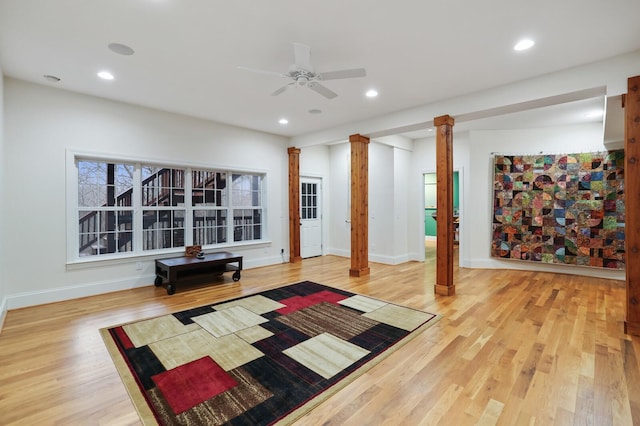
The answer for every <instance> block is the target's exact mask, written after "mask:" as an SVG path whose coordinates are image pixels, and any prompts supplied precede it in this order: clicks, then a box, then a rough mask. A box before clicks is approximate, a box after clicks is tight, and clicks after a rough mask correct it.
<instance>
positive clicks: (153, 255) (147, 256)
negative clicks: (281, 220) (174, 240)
mask: <svg viewBox="0 0 640 426" xmlns="http://www.w3.org/2000/svg"><path fill="white" fill-rule="evenodd" d="M272 243H273V242H272V241H271V240H252V241H240V242H237V243H235V244H220V245H219V246H216V247H213V248H205V249H203V251H204V252H205V253H213V252H216V251H222V250H225V249H232V248H233V249H245V248H260V247H269V246H271V244H272ZM182 253H184V247H176V248H170V249H164V250H153V251H151V250H149V251H146V252H144V253H141V254H139V255H135V256H118V255H113V257H112V256H107V255H105V256H103V257H101V258H100V259H94V258H92V257H88V256H87V257H86V258H84V257H83V258H80V259H78V260H74V261H69V262H67V264H66V266H67V270H73V269H84V268H93V267H96V266H110V265H125V264H127V263H132V264H133V263H136V262H140V261H144V260H154V259H163V258H167V257H175V256H177V255H180V254H182ZM85 259H86V260H85Z"/></svg>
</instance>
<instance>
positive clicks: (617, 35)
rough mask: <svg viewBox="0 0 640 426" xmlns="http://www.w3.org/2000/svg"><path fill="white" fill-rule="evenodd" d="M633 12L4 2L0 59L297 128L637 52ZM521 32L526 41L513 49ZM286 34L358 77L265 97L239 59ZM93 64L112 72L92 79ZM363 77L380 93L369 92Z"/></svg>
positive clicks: (526, 5)
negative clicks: (331, 95)
mask: <svg viewBox="0 0 640 426" xmlns="http://www.w3.org/2000/svg"><path fill="white" fill-rule="evenodd" d="M639 16H640V1H639V0H608V1H603V0H538V1H529V2H525V1H520V0H486V1H477V0H449V1H446V2H444V1H428V0H397V1H394V2H390V1H384V0H382V1H378V2H372V1H371V0H347V1H345V0H324V1H322V2H318V1H308V0H297V1H292V0H269V1H266V0H233V1H228V0H225V1H222V0H109V1H104V0H0V65H1V67H2V69H3V72H4V74H5V75H6V76H9V77H14V78H18V79H22V80H26V81H31V82H35V83H39V84H44V85H49V86H54V87H58V88H61V89H66V90H71V91H76V92H81V93H87V94H91V95H95V96H100V97H104V98H108V99H114V100H119V101H124V102H128V103H132V104H138V105H143V106H147V107H152V108H157V109H161V110H166V111H171V112H176V113H181V114H186V115H190V116H194V117H201V118H205V119H210V120H214V121H219V122H224V123H229V124H233V125H237V126H242V127H247V128H251V129H256V130H261V131H265V132H270V133H275V134H280V135H285V136H299V135H303V134H306V133H310V132H316V131H319V130H323V129H327V128H331V127H334V126H338V125H341V124H344V123H347V122H351V121H355V120H364V119H369V118H373V117H377V116H381V115H384V114H387V113H390V112H394V111H399V110H403V109H406V108H411V107H415V106H418V105H423V104H427V103H431V102H435V101H438V100H442V99H446V98H450V97H454V96H458V95H463V94H465V93H469V92H474V91H478V90H482V89H486V88H490V87H494V86H498V85H503V84H505V83H510V82H514V81H519V80H523V79H527V78H530V77H534V76H538V75H542V74H546V73H549V72H553V71H557V70H561V69H565V68H569V67H573V66H577V65H582V64H586V63H589V62H593V61H597V60H601V59H604V58H607V57H611V56H615V55H618V54H622V53H626V52H631V51H635V50H638V49H640V25H638V17H639ZM523 37H530V38H533V39H534V40H535V41H536V45H535V46H534V47H533V48H532V49H531V50H529V51H526V52H515V51H514V50H513V45H514V44H515V43H516V42H517V41H518V40H519V39H521V38H523ZM293 42H301V43H304V44H307V45H309V46H311V62H312V64H313V65H314V67H315V69H316V71H319V72H322V71H333V70H341V69H349V68H359V67H364V68H366V70H367V76H366V77H363V78H356V79H349V80H335V81H327V82H325V83H324V84H325V86H327V87H328V88H330V89H331V90H333V91H334V92H336V93H338V95H339V96H338V97H337V98H335V99H333V100H327V99H325V98H323V97H322V96H320V95H319V94H317V93H315V92H312V91H310V90H308V89H306V88H297V89H294V90H287V91H285V92H284V93H283V94H281V95H280V96H275V97H274V96H270V94H271V93H272V92H273V91H274V90H276V89H278V88H279V87H281V86H283V85H284V84H286V81H285V80H283V79H281V78H279V77H277V76H271V75H264V74H256V73H251V72H248V71H244V70H240V69H238V68H237V67H238V66H246V67H252V68H260V69H266V70H273V71H278V72H286V71H287V70H288V67H289V65H290V64H291V63H292V62H293V53H292V51H293V48H292V43H293ZM109 43H123V44H126V45H128V46H130V47H132V48H133V49H134V50H135V54H134V55H132V56H122V55H118V54H116V53H113V52H112V51H111V50H109V49H108V48H107V45H108V44H109ZM103 69H106V70H110V71H111V72H112V73H113V74H114V75H115V76H116V78H115V80H113V81H103V80H100V79H99V78H97V76H96V73H97V72H98V71H100V70H103ZM45 74H50V75H55V76H57V77H59V78H60V79H61V80H60V82H58V83H52V82H49V81H46V80H45V79H44V78H43V75H45ZM369 88H376V89H377V90H378V92H379V93H380V96H379V97H378V98H376V99H368V98H366V97H365V96H364V92H365V91H366V90H367V89H369ZM310 109H320V110H322V114H310V113H309V112H308V111H309V110H310ZM281 117H286V118H288V120H289V124H288V125H286V126H283V125H280V124H278V119H279V118H281Z"/></svg>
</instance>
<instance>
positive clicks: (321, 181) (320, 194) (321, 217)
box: [298, 175, 325, 259]
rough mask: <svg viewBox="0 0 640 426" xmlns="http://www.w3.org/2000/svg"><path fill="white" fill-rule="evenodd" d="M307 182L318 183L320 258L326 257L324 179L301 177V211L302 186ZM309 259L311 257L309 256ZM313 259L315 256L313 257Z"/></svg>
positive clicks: (319, 177)
mask: <svg viewBox="0 0 640 426" xmlns="http://www.w3.org/2000/svg"><path fill="white" fill-rule="evenodd" d="M305 181H313V182H311V183H317V184H318V191H317V193H316V194H317V197H318V204H319V208H318V218H317V219H318V220H319V221H320V255H319V256H324V255H325V248H324V241H325V235H324V232H325V226H324V216H325V215H324V178H323V177H322V176H314V175H300V205H299V206H298V208H299V209H300V210H301V209H302V184H303V183H304V182H305ZM300 226H301V227H302V214H301V215H300ZM302 234H303V233H302V232H300V256H301V257H302V247H303V241H302V238H303V236H302ZM308 257H309V256H308ZM311 257H313V256H311ZM302 258H303V259H305V257H302Z"/></svg>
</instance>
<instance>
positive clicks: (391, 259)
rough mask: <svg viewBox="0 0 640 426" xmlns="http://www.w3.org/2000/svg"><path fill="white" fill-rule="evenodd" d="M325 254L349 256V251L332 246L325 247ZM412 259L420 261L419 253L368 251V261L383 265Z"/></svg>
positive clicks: (396, 263) (397, 263)
mask: <svg viewBox="0 0 640 426" xmlns="http://www.w3.org/2000/svg"><path fill="white" fill-rule="evenodd" d="M327 254H332V255H335V256H340V257H351V252H350V251H348V250H341V249H334V248H329V249H327ZM423 256H424V255H423ZM412 260H416V261H418V262H420V261H421V259H420V255H419V254H416V253H406V254H403V255H401V256H385V255H379V254H375V253H369V262H376V263H382V264H385V265H399V264H401V263H406V262H409V261H412ZM422 260H424V259H422Z"/></svg>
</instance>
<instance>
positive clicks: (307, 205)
mask: <svg viewBox="0 0 640 426" xmlns="http://www.w3.org/2000/svg"><path fill="white" fill-rule="evenodd" d="M315 256H322V179H321V178H311V177H301V178H300V257H302V258H303V259H306V258H309V257H315Z"/></svg>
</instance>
